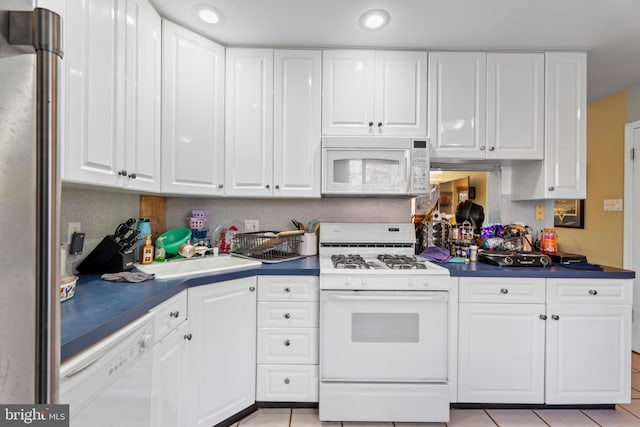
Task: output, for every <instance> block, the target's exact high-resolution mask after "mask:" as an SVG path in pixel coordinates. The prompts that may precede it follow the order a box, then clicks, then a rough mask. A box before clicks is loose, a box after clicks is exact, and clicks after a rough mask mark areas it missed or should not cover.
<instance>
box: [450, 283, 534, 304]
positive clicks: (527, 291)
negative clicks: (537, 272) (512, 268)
mask: <svg viewBox="0 0 640 427" xmlns="http://www.w3.org/2000/svg"><path fill="white" fill-rule="evenodd" d="M544 285H545V281H544V279H542V278H526V277H511V278H497V277H477V278H467V277H462V278H460V282H459V286H458V292H459V293H458V295H459V301H460V302H493V303H502V302H504V303H544V301H545V286H544Z"/></svg>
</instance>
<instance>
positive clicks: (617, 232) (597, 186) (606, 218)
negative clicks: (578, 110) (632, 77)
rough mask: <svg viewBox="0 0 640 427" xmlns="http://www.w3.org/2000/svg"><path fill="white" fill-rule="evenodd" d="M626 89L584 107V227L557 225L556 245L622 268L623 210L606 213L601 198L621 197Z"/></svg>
mask: <svg viewBox="0 0 640 427" xmlns="http://www.w3.org/2000/svg"><path fill="white" fill-rule="evenodd" d="M626 120H627V91H623V92H619V93H617V94H614V95H611V96H609V97H607V98H604V99H601V100H599V101H596V102H594V103H592V104H589V105H588V107H587V198H586V200H585V214H584V224H585V228H584V230H582V229H571V228H557V229H556V232H557V233H558V244H559V248H560V250H562V251H565V252H571V253H579V254H583V255H586V256H587V260H588V261H589V262H592V263H596V264H603V265H609V266H613V267H622V257H623V253H622V244H623V240H622V238H623V231H624V222H623V212H621V211H620V212H612V211H607V212H605V211H604V209H603V203H604V199H622V198H623V196H624V125H625V123H626Z"/></svg>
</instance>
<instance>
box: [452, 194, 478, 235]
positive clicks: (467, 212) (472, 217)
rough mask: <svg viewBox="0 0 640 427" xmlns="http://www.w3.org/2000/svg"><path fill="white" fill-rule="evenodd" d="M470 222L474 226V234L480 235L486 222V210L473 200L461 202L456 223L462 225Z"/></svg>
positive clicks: (457, 209) (457, 210)
mask: <svg viewBox="0 0 640 427" xmlns="http://www.w3.org/2000/svg"><path fill="white" fill-rule="evenodd" d="M464 221H469V222H470V223H471V225H473V229H474V232H475V233H476V234H480V229H481V228H482V223H483V222H484V208H483V207H482V206H481V205H479V204H477V203H473V202H472V201H471V200H465V201H464V202H460V203H459V204H458V207H457V208H456V222H457V223H458V224H462V223H463V222H464Z"/></svg>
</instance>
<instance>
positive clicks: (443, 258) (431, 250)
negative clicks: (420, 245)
mask: <svg viewBox="0 0 640 427" xmlns="http://www.w3.org/2000/svg"><path fill="white" fill-rule="evenodd" d="M420 256H421V257H423V258H426V259H428V260H429V261H435V262H440V263H445V262H448V261H449V260H450V259H451V254H450V253H449V251H448V250H447V249H445V248H441V247H440V246H429V247H428V248H426V249H425V250H424V251H422V253H421V254H420Z"/></svg>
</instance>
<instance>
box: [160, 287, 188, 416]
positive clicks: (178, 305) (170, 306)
mask: <svg viewBox="0 0 640 427" xmlns="http://www.w3.org/2000/svg"><path fill="white" fill-rule="evenodd" d="M151 311H152V312H154V313H156V316H155V319H154V333H155V337H156V342H155V345H154V347H153V374H152V383H151V387H152V388H151V425H152V426H154V427H156V426H157V427H175V426H179V425H183V419H184V417H185V414H184V409H183V408H184V404H185V402H184V399H183V396H184V390H185V389H186V388H187V387H188V384H187V383H186V381H185V379H186V375H187V369H188V366H189V365H188V364H187V356H186V352H187V348H188V340H187V339H185V336H186V335H187V334H188V330H189V324H188V322H187V321H186V319H187V292H186V291H183V292H181V293H179V294H178V295H176V296H174V297H172V298H170V299H168V300H167V301H165V302H163V303H162V304H160V305H158V306H156V307H154V308H153V309H152V310H151Z"/></svg>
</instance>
